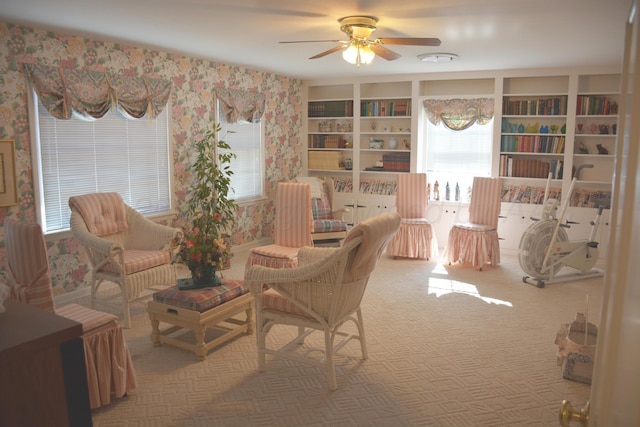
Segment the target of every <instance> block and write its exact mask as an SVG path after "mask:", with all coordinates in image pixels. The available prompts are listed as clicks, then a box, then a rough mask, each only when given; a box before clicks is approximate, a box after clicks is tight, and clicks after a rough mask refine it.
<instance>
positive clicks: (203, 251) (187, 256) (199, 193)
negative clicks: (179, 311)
mask: <svg viewBox="0 0 640 427" xmlns="http://www.w3.org/2000/svg"><path fill="white" fill-rule="evenodd" d="M220 131H221V127H220V124H218V123H214V124H213V126H212V127H211V129H208V130H207V131H206V132H205V134H204V137H203V138H202V139H201V140H200V141H197V142H196V143H195V145H194V148H195V151H196V159H195V162H194V163H193V165H192V166H191V172H192V174H193V182H192V183H191V186H190V187H189V193H188V198H187V204H186V211H185V213H186V216H187V220H188V224H187V225H186V226H185V227H184V236H185V237H184V242H183V246H182V248H181V251H180V258H181V259H182V261H183V262H184V263H185V264H186V265H187V267H189V270H190V271H191V277H192V281H193V283H189V284H188V285H187V286H189V285H190V286H200V287H204V286H216V285H219V284H220V279H219V278H218V277H217V276H216V274H215V273H216V271H219V270H222V269H224V268H225V265H226V264H227V263H228V262H229V260H230V257H231V248H230V246H229V244H228V233H229V231H230V227H232V226H233V225H234V224H235V215H236V210H237V207H238V205H237V204H236V202H235V201H234V200H233V199H232V198H230V197H229V193H230V191H232V188H231V176H232V175H233V171H232V170H231V160H232V159H234V158H235V157H236V155H235V153H233V152H231V151H230V149H231V147H230V146H229V144H228V143H227V142H226V141H225V140H224V139H222V138H219V133H220Z"/></svg>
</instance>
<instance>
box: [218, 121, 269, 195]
mask: <svg viewBox="0 0 640 427" xmlns="http://www.w3.org/2000/svg"><path fill="white" fill-rule="evenodd" d="M220 116H221V117H220V125H221V128H222V131H221V133H220V137H221V138H224V140H225V141H227V143H228V144H229V145H230V146H231V151H232V152H233V153H235V154H236V158H235V159H233V160H232V161H231V170H232V171H233V175H232V176H231V188H232V189H233V190H234V192H233V194H231V195H230V196H231V197H232V198H233V199H234V200H235V201H236V202H243V201H249V200H255V199H259V198H262V197H263V195H264V148H263V147H264V144H263V137H262V124H261V123H262V122H260V123H247V122H243V123H227V122H226V121H225V120H224V117H222V115H220Z"/></svg>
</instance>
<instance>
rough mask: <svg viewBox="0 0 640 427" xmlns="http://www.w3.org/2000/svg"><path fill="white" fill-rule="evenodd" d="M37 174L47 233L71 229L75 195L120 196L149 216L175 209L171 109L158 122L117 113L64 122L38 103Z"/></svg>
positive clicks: (35, 160)
mask: <svg viewBox="0 0 640 427" xmlns="http://www.w3.org/2000/svg"><path fill="white" fill-rule="evenodd" d="M34 104H35V105H37V108H36V111H35V115H36V117H37V121H35V122H36V123H37V127H38V130H37V132H36V135H37V142H36V149H35V150H34V165H36V167H35V168H34V173H35V174H36V176H35V177H34V178H35V181H36V183H37V186H38V187H37V190H36V191H37V197H38V202H37V203H36V206H37V209H38V215H39V220H40V223H41V225H42V228H43V230H44V232H45V233H51V232H57V231H63V230H68V229H69V217H70V216H71V211H70V210H69V207H68V200H69V197H71V196H74V195H79V194H86V193H95V192H110V191H115V192H118V193H119V194H120V195H121V196H122V198H123V200H124V201H125V203H127V204H128V205H130V206H131V207H133V208H134V209H136V210H138V211H139V212H141V213H143V214H152V213H162V212H166V211H169V210H170V208H171V182H170V163H169V131H168V118H167V115H168V113H167V110H168V109H167V108H165V109H164V110H163V112H162V113H161V114H160V115H158V116H157V117H156V118H155V119H153V120H150V119H149V117H148V116H145V117H143V118H141V119H131V120H129V119H126V118H125V117H123V116H122V115H121V114H120V113H118V112H116V111H114V110H113V109H111V110H110V111H109V112H108V113H107V114H106V115H105V116H104V117H102V118H100V119H98V120H84V119H80V118H76V117H73V118H72V119H70V120H59V119H56V118H54V117H53V116H51V115H50V114H49V112H48V111H47V110H46V108H44V107H43V106H42V104H41V103H40V102H39V101H38V100H37V95H35V94H34Z"/></svg>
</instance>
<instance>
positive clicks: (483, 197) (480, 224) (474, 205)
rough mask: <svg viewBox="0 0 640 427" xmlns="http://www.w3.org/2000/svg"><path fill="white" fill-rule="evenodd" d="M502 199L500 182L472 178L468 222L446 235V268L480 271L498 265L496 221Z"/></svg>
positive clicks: (498, 248) (486, 178)
mask: <svg viewBox="0 0 640 427" xmlns="http://www.w3.org/2000/svg"><path fill="white" fill-rule="evenodd" d="M501 195H502V180H501V179H500V178H488V177H478V176H477V177H475V178H473V187H472V192H471V201H470V202H469V221H468V222H462V223H457V224H454V225H453V227H452V228H451V230H450V231H449V240H448V242H447V247H446V248H445V257H446V259H447V262H448V263H449V264H453V263H456V262H458V263H461V264H471V266H473V267H474V268H477V269H478V270H482V268H483V267H485V266H486V265H492V266H495V265H498V264H499V263H500V242H499V239H498V219H499V216H500V205H501V203H500V202H501V201H502V198H501Z"/></svg>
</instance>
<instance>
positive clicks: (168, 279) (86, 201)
mask: <svg viewBox="0 0 640 427" xmlns="http://www.w3.org/2000/svg"><path fill="white" fill-rule="evenodd" d="M69 207H70V208H71V221H70V222H71V232H72V233H73V237H75V238H76V239H77V240H78V241H79V242H80V244H81V245H83V246H84V248H85V250H86V252H87V255H88V257H89V264H90V265H91V279H90V280H91V301H92V304H95V300H96V297H97V292H98V288H99V287H100V285H101V284H102V283H103V282H104V281H108V282H114V283H116V284H117V285H118V286H119V288H120V295H121V297H122V308H123V315H124V324H125V327H127V328H130V327H131V314H130V310H129V305H130V303H131V302H134V301H136V300H138V299H139V298H140V294H141V293H142V291H143V290H145V289H147V288H151V287H153V286H162V285H165V286H169V285H175V284H176V280H177V277H176V276H177V274H176V266H175V265H174V264H173V261H174V255H175V250H176V247H175V245H176V244H177V243H178V242H179V241H180V240H181V239H182V231H181V230H179V229H177V228H172V227H167V226H165V225H161V224H157V223H155V222H153V221H151V220H149V219H147V218H145V217H144V216H142V215H141V214H140V213H138V212H137V211H136V210H135V209H133V208H131V207H130V206H128V205H126V204H125V203H124V202H123V201H122V198H121V197H120V195H119V194H118V193H93V194H85V195H82V196H74V197H71V198H69Z"/></svg>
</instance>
